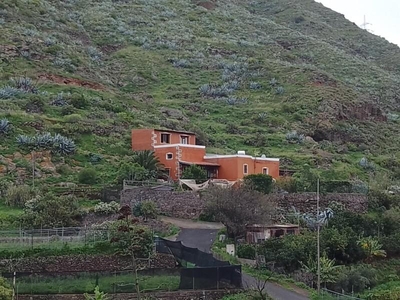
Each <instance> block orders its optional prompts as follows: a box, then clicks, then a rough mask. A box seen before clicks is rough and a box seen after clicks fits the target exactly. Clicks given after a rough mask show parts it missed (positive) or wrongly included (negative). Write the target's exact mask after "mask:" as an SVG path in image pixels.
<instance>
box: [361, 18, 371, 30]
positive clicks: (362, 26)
mask: <svg viewBox="0 0 400 300" xmlns="http://www.w3.org/2000/svg"><path fill="white" fill-rule="evenodd" d="M368 25H372V24H371V23H367V17H366V16H365V15H364V23H362V24H361V28H363V29H364V30H366V31H368V32H370V31H371V30H368V29H367V26H368Z"/></svg>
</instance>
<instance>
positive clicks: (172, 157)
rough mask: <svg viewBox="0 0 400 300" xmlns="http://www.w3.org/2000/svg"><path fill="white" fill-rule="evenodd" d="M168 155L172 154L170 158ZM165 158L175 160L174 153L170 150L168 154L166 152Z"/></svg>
mask: <svg viewBox="0 0 400 300" xmlns="http://www.w3.org/2000/svg"><path fill="white" fill-rule="evenodd" d="M168 155H171V158H168ZM165 158H166V160H173V159H174V154H173V153H172V152H168V153H167V154H165Z"/></svg>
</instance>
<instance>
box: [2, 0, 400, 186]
mask: <svg viewBox="0 0 400 300" xmlns="http://www.w3.org/2000/svg"><path fill="white" fill-rule="evenodd" d="M0 18H1V20H2V22H0V24H2V25H0V29H1V32H2V34H1V36H0V44H1V45H6V46H7V47H8V48H7V49H11V48H12V47H13V46H16V47H22V48H20V50H19V52H18V51H14V52H15V55H14V54H10V52H7V51H4V52H3V53H2V56H1V57H2V58H3V60H2V62H1V66H0V68H1V76H0V85H6V84H7V83H8V79H9V78H10V77H13V76H22V75H27V76H29V77H31V78H33V79H38V78H39V75H40V74H58V75H60V76H64V77H68V78H77V79H80V80H84V81H90V82H97V83H99V84H101V85H102V88H101V89H90V88H87V87H79V86H71V85H69V86H66V85H59V84H56V83H54V82H48V81H43V80H41V81H39V83H38V85H39V87H40V90H41V91H47V92H48V95H42V96H40V97H41V98H42V99H43V101H44V108H43V113H37V114H31V113H26V112H24V110H25V109H24V107H25V105H26V103H28V102H29V99H27V98H23V99H10V100H0V117H2V116H6V117H7V118H8V119H9V120H10V121H12V123H13V125H14V130H13V132H12V133H11V134H10V135H9V136H8V137H6V139H5V140H3V141H5V143H3V142H2V143H1V147H2V148H1V149H2V153H5V154H10V153H14V152H15V151H16V150H17V147H16V144H15V136H16V135H17V134H19V133H31V134H32V133H34V132H35V129H34V128H32V127H31V125H29V124H26V122H27V121H35V122H40V123H41V124H42V126H43V129H42V130H49V131H52V132H60V133H62V134H64V135H67V136H70V137H72V138H73V139H75V140H76V141H77V144H78V146H79V151H78V153H77V155H75V157H73V158H69V159H67V160H66V162H67V163H69V164H70V165H73V166H85V165H88V164H89V162H88V154H89V153H99V154H102V155H103V156H104V157H105V158H106V161H104V162H103V163H102V164H100V165H97V166H96V168H98V169H99V171H100V172H101V173H102V174H103V179H102V181H103V182H108V181H110V180H112V178H113V176H112V173H113V171H114V170H115V168H114V167H113V165H115V164H116V162H117V161H118V159H120V158H121V156H123V155H126V154H129V147H130V140H129V138H130V137H129V131H130V129H131V128H138V127H167V128H172V129H186V130H196V131H198V132H202V133H204V134H205V135H206V136H207V140H208V143H207V145H208V146H209V148H210V151H213V152H218V153H234V152H235V151H237V150H239V149H243V150H247V151H248V152H249V153H251V154H263V153H264V154H266V155H268V156H276V157H281V158H283V165H284V167H288V168H299V167H300V166H301V165H302V164H304V163H305V162H308V163H311V164H312V165H313V166H315V167H317V166H318V167H320V168H322V169H323V170H324V173H325V176H326V177H327V178H335V179H348V178H361V179H364V180H366V179H367V178H368V174H367V173H366V172H365V171H364V170H363V169H361V168H360V167H359V166H358V161H359V160H360V158H362V157H363V156H366V157H368V158H369V159H371V160H373V161H375V162H376V163H378V169H387V168H390V167H391V164H390V163H389V164H388V163H387V162H388V161H389V159H390V158H391V157H394V159H395V160H396V159H397V161H398V157H399V150H398V149H399V145H400V139H398V138H396V136H397V135H396V132H399V129H400V126H399V121H395V120H394V119H395V118H396V115H397V114H398V113H399V96H398V95H399V92H400V84H399V83H400V63H399V61H400V60H398V58H399V56H400V49H399V48H398V47H396V46H394V45H391V44H389V43H388V42H386V41H384V40H383V39H381V38H378V37H375V36H373V35H371V34H369V33H367V32H365V31H363V30H361V29H359V28H357V27H356V26H355V25H354V24H352V23H350V22H348V21H346V20H345V19H344V18H343V17H342V16H340V15H338V14H336V13H334V12H332V11H330V10H328V9H326V8H324V7H323V6H322V5H320V4H317V3H315V2H313V1H301V2H300V1H298V2H297V3H296V4H294V5H293V3H292V2H291V1H288V0H282V1H281V0H279V1H278V0H274V1H268V2H265V1H258V2H257V1H240V2H239V1H237V2H235V1H218V2H217V6H216V8H215V9H214V10H206V9H204V8H202V7H199V6H196V5H195V4H194V3H192V2H190V1H188V0H185V1H184V0H179V1H176V0H174V1H173V0H162V1H161V0H153V1H140V0H137V1H93V0H83V1H74V0H69V1H62V2H60V1H50V0H34V1H33V0H32V1H22V0H17V1H12V0H5V1H2V3H1V4H0ZM11 52H12V51H11ZM14 52H13V53H14ZM173 60H175V61H178V63H179V64H180V65H181V66H184V67H183V68H178V67H176V66H174V65H173V64H172V63H171V61H173ZM229 64H236V65H238V64H239V65H242V66H245V68H246V70H245V72H244V73H243V74H241V75H239V76H236V80H237V81H238V82H239V88H238V89H237V90H236V91H235V92H234V93H233V95H231V96H235V97H238V98H242V97H244V98H247V99H248V101H247V103H245V104H237V105H228V104H227V103H226V101H225V100H216V99H210V98H204V97H201V95H200V93H199V87H200V86H201V85H203V84H207V83H210V84H214V85H222V84H223V83H224V82H227V83H231V82H232V80H227V79H226V78H223V76H222V74H223V69H221V65H222V66H225V68H227V66H229ZM273 78H275V79H276V80H277V82H278V83H277V85H276V86H271V85H270V81H271V80H272V79H273ZM250 82H258V83H260V84H261V88H260V89H257V90H253V89H250V88H249V85H250ZM278 86H281V87H283V89H284V93H283V94H278V93H277V92H276V88H277V87H278ZM60 92H64V93H68V92H70V93H79V94H84V95H85V97H86V98H87V99H88V100H89V102H90V105H89V106H88V107H85V108H81V109H75V110H74V112H73V113H75V114H79V115H81V116H82V118H81V119H78V120H77V121H76V120H75V121H74V122H71V121H68V117H66V116H65V115H64V114H65V113H64V112H62V109H61V108H57V107H54V106H51V105H50V103H51V101H52V100H53V99H54V98H56V96H57V94H58V93H60ZM371 107H372V109H371ZM355 109H358V110H359V112H360V113H359V114H356V115H352V114H351V111H353V110H355ZM179 111H181V113H179ZM382 115H389V116H390V118H389V119H390V120H386V119H385V118H384V117H383V118H382ZM316 129H318V130H319V131H318V132H320V133H321V132H322V134H323V135H324V137H325V138H326V139H328V140H329V141H320V142H319V143H318V144H302V145H293V144H288V143H287V142H286V140H285V134H286V133H287V132H289V131H291V130H300V131H302V132H304V133H305V134H306V135H311V136H314V137H316V136H317V135H316ZM254 140H256V141H258V143H257V144H254ZM389 171H391V172H394V171H396V170H395V168H392V170H389ZM47 180H48V181H49V182H56V181H65V180H74V176H73V175H68V176H61V177H60V178H54V177H50V178H48V179H47Z"/></svg>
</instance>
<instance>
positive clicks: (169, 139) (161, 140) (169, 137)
mask: <svg viewBox="0 0 400 300" xmlns="http://www.w3.org/2000/svg"><path fill="white" fill-rule="evenodd" d="M163 135H167V136H168V142H163ZM160 142H161V144H171V134H170V133H167V132H162V133H161V134H160Z"/></svg>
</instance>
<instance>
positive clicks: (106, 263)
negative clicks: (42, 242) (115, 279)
mask: <svg viewBox="0 0 400 300" xmlns="http://www.w3.org/2000/svg"><path fill="white" fill-rule="evenodd" d="M131 264H132V260H131V258H130V257H123V256H118V255H65V256H49V257H28V258H22V259H19V260H15V261H14V264H13V265H14V266H15V271H17V272H49V273H52V272H112V271H118V270H124V269H127V268H129V266H130V265H131ZM139 264H140V266H139V267H145V268H152V269H172V268H175V267H176V263H175V258H174V257H173V256H172V255H167V254H162V253H157V254H156V255H154V256H153V257H152V258H151V259H150V262H148V261H141V262H140V263H139ZM0 271H3V272H10V271H11V270H10V267H9V263H8V261H7V260H0Z"/></svg>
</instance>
